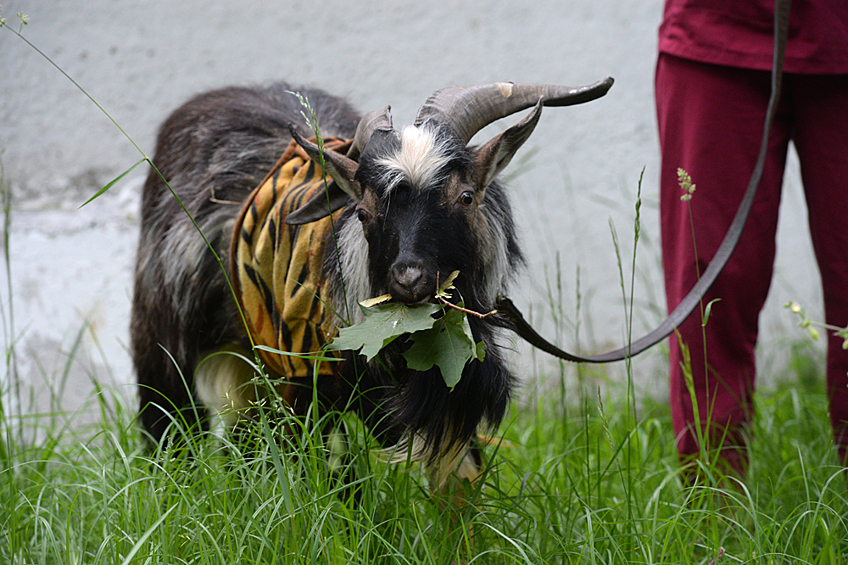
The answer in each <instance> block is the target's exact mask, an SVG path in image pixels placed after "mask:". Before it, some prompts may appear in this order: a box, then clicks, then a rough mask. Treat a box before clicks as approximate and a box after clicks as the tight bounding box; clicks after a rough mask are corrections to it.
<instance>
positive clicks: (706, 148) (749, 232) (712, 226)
mask: <svg viewBox="0 0 848 565" xmlns="http://www.w3.org/2000/svg"><path fill="white" fill-rule="evenodd" d="M768 98H769V73H767V72H759V71H747V70H743V69H735V68H729V67H720V66H716V65H708V64H703V63H698V62H693V61H688V60H685V59H680V58H676V57H671V56H667V55H662V54H661V55H660V57H659V60H658V62H657V75H656V102H657V117H658V125H659V137H660V148H661V151H662V163H661V170H660V217H661V232H662V233H661V235H662V252H663V264H664V270H665V284H666V299H667V305H668V309H669V311H671V310H673V309H674V307H676V306H677V304H678V303H679V302H680V301H681V300H682V299H683V297H684V296H685V295H686V293H688V292H689V290H690V289H692V288H693V287H695V285H696V284H697V282H698V277H699V274H700V273H703V272H704V270H705V269H706V267H707V264H708V263H709V261H710V259H711V258H712V257H713V255H714V254H715V251H716V249H717V248H718V246H719V244H720V243H721V241H722V240H723V239H724V236H725V234H726V233H727V229H728V227H729V225H730V223H731V221H732V220H733V217H734V215H735V214H736V210H737V208H738V206H739V202H740V201H741V199H742V195H743V193H744V192H745V189H746V188H747V185H748V182H749V179H750V177H751V172H752V171H753V168H754V163H755V161H756V158H757V153H758V151H759V147H760V142H761V137H762V131H763V129H762V128H763V123H764V118H765V108H766V105H767V103H768ZM786 129H787V128H786V127H784V126H782V125H778V126H777V127H775V128H773V130H772V139H771V141H770V157H769V159H768V161H767V163H766V167H765V171H764V172H763V178H762V181H761V182H760V185H759V189H758V193H757V197H756V199H755V201H754V206H753V210H752V212H751V215H750V217H749V219H748V222H747V225H746V227H745V230H744V232H743V234H742V238H741V240H740V242H739V246H738V247H737V249H736V251H735V252H734V254H733V256H732V257H731V259H730V261H729V263H728V265H727V266H726V267H725V269H724V271H723V272H722V273H721V275H720V276H719V278H718V280H717V281H716V283H715V284H714V285H713V287H712V289H711V290H710V291H709V292H708V293H707V294H706V296H705V297H704V302H703V304H704V306H706V305H707V304H708V303H709V302H710V301H712V300H715V299H718V300H719V301H718V302H716V303H714V304H713V305H712V313H711V316H710V318H709V321H708V323H707V325H706V327H704V328H703V333H702V324H701V316H700V315H699V314H698V313H697V312H696V313H694V314H693V315H692V316H690V317H689V319H688V320H687V321H686V322H685V323H684V324H682V325H681V327H680V329H679V333H680V339H681V340H682V341H683V342H684V343H685V345H686V346H687V347H688V348H689V352H690V358H691V371H692V379H693V385H694V390H695V393H696V397H697V406H698V411H699V420H700V426H701V429H702V431H703V433H704V434H705V435H706V436H707V437H710V438H711V439H710V447H711V448H714V447H716V446H717V445H718V444H719V442H722V445H723V446H724V447H725V448H726V449H725V450H723V451H722V456H723V458H724V459H725V460H726V461H727V462H728V463H730V465H731V466H733V467H734V468H736V469H737V470H739V471H744V467H745V464H746V457H745V454H744V450H740V449H738V447H739V446H742V445H743V442H742V437H741V433H740V432H741V430H742V427H743V424H744V423H745V422H746V421H748V420H749V419H750V417H751V415H752V411H753V408H752V404H751V394H752V392H753V389H754V376H755V360H754V346H755V345H756V341H757V331H758V317H759V313H760V309H761V308H762V306H763V303H764V302H765V299H766V295H767V294H768V289H769V284H770V281H771V275H772V269H773V263H774V254H775V231H776V227H777V216H778V205H779V202H780V187H781V182H782V177H783V168H784V164H785V158H786V147H787V144H788V141H787V139H788V133H787V131H786ZM678 168H682V169H684V170H685V171H686V172H687V173H689V174H690V175H691V177H692V182H693V183H695V185H696V187H697V188H696V191H695V193H694V194H693V196H692V199H691V200H690V201H689V202H682V201H681V199H680V197H681V196H682V195H683V194H684V193H683V191H682V190H681V189H680V187H679V184H678V177H677V170H678ZM690 214H691V215H690ZM693 234H694V241H693ZM705 357H706V359H705ZM682 361H683V356H682V352H681V349H680V347H679V345H678V339H677V337H675V336H672V338H671V341H670V402H671V413H672V420H673V423H674V428H675V433H676V434H677V448H678V451H679V452H680V455H681V457H682V458H683V459H687V458H689V457H691V456H696V455H697V454H698V453H699V447H698V445H699V444H698V440H697V437H696V424H695V421H696V419H695V417H694V411H693V403H692V401H691V397H690V393H689V390H688V388H687V386H686V379H685V376H684V370H683V369H682V368H681V362H682ZM708 423H709V426H708ZM725 433H727V434H728V437H725V438H724V439H723V440H722V438H723V434H725Z"/></svg>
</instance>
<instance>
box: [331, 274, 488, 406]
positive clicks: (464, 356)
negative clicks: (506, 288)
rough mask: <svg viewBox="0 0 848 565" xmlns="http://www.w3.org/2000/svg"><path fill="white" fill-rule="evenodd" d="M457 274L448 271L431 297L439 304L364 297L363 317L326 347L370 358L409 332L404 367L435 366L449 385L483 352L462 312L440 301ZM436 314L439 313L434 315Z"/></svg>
mask: <svg viewBox="0 0 848 565" xmlns="http://www.w3.org/2000/svg"><path fill="white" fill-rule="evenodd" d="M458 274H459V271H454V272H453V273H451V275H450V276H449V277H448V278H447V279H446V280H445V282H444V283H442V284H441V285H440V286H439V289H438V290H437V291H436V294H435V298H436V299H437V300H439V301H441V302H442V304H439V303H419V304H409V305H407V304H400V303H397V302H389V300H391V296H390V295H388V294H385V295H383V296H378V297H376V298H371V299H369V300H365V301H363V302H362V303H361V304H360V306H361V308H362V312H363V313H364V314H365V319H364V320H363V321H362V322H360V323H358V324H355V325H353V326H350V327H348V328H342V329H341V330H339V335H338V337H336V338H335V339H334V340H333V341H332V342H331V343H330V345H329V347H330V349H335V350H351V351H360V353H361V354H362V355H364V356H365V357H366V359H367V360H368V361H370V360H371V359H373V358H374V356H375V355H377V353H379V352H380V350H382V349H383V348H384V347H386V346H387V345H389V344H390V343H391V342H393V341H394V340H395V339H397V338H398V337H400V336H402V335H405V334H409V339H410V340H411V341H412V345H411V346H410V347H409V349H407V350H406V351H404V352H403V353H402V355H403V357H404V358H405V359H406V364H407V367H409V368H410V369H412V370H415V371H426V370H428V369H430V368H432V367H433V366H436V367H438V368H439V371H440V372H441V374H442V378H443V379H444V381H445V385H447V386H448V388H450V389H453V387H455V386H456V384H457V383H458V382H459V380H460V378H461V377H462V370H463V368H464V367H465V365H467V364H468V363H470V362H471V361H472V360H474V359H478V360H480V361H482V360H483V357H484V356H485V353H486V347H485V345H483V343H482V342H480V343H475V342H474V338H473V336H472V334H471V326H470V325H469V323H468V316H467V314H466V313H465V312H463V311H461V310H457V309H455V308H452V307H448V306H447V305H443V304H444V303H446V302H447V300H448V299H450V294H449V292H448V291H449V290H450V289H453V288H454V287H453V281H454V279H456V277H457V275H458ZM459 306H460V307H462V303H460V304H459ZM440 312H443V315H442V316H439V317H438V318H434V317H433V316H434V315H435V314H437V313H440Z"/></svg>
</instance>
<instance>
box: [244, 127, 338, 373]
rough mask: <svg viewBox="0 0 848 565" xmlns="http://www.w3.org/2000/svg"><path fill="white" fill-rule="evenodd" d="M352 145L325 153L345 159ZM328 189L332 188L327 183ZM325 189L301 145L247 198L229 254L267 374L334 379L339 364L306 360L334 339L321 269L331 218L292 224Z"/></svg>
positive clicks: (333, 146) (329, 141)
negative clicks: (293, 215)
mask: <svg viewBox="0 0 848 565" xmlns="http://www.w3.org/2000/svg"><path fill="white" fill-rule="evenodd" d="M350 143H351V141H350V140H344V139H337V138H326V139H324V148H325V149H326V150H332V151H339V152H341V153H346V152H347V149H348V148H349V147H350ZM326 182H328V183H329V182H332V180H331V179H330V178H329V177H327V179H326ZM324 189H325V180H324V175H323V171H322V170H321V167H320V165H318V164H317V163H314V162H313V161H311V160H310V159H309V157H308V155H306V153H305V152H304V151H303V150H302V149H301V148H300V146H298V145H297V144H296V143H295V142H294V141H292V143H291V144H290V145H289V147H288V149H287V150H286V151H285V153H284V154H283V156H282V157H281V158H280V160H279V161H278V162H277V164H276V165H275V166H274V168H273V169H272V170H271V172H270V173H268V176H267V177H265V180H263V181H262V183H261V184H260V185H259V187H257V188H256V189H255V190H254V191H253V193H252V194H251V195H250V196H249V197H248V199H247V201H246V202H245V204H244V205H243V207H242V210H241V213H240V215H239V218H238V220H237V222H236V225H235V229H234V231H233V242H232V248H231V251H230V257H231V272H232V279H233V286H234V290H235V294H236V297H237V299H238V301H239V303H240V305H241V308H242V311H243V312H244V316H245V319H246V322H247V329H248V331H249V332H250V334H251V336H252V338H253V343H254V344H255V345H264V346H267V347H270V348H273V349H276V350H279V351H282V352H287V353H289V354H290V355H286V354H282V353H274V352H270V351H266V350H264V349H259V355H260V357H261V359H262V361H263V362H264V363H265V364H266V366H267V368H268V369H270V370H272V371H274V372H275V373H277V374H278V375H280V376H282V377H284V378H286V379H289V380H290V379H293V378H298V377H311V376H312V375H313V374H314V370H315V368H316V367H317V371H318V374H321V375H328V374H331V373H332V371H333V367H332V366H331V365H332V363H327V362H323V363H315V362H314V361H313V360H310V359H305V358H304V357H303V355H307V354H313V355H314V354H316V353H317V352H319V351H320V350H321V349H322V347H323V346H324V345H325V343H326V342H327V341H329V339H330V338H331V337H332V333H333V332H335V328H334V324H333V315H334V314H333V312H332V310H331V308H330V305H329V304H330V303H329V293H328V285H327V284H325V282H324V281H323V280H322V275H321V267H322V264H323V259H324V244H325V242H326V241H327V234H328V231H329V230H330V229H331V221H332V220H335V219H336V218H338V215H339V214H340V213H341V211H339V212H336V213H335V214H333V216H331V217H329V216H328V217H326V218H323V219H321V220H318V221H315V222H311V223H308V224H303V225H299V226H289V225H286V223H285V219H286V216H287V215H288V214H289V213H290V212H293V211H294V210H297V209H298V208H299V207H300V206H302V205H303V204H305V203H306V202H307V201H308V200H309V198H310V197H311V196H312V195H314V194H315V193H316V191H323V190H324Z"/></svg>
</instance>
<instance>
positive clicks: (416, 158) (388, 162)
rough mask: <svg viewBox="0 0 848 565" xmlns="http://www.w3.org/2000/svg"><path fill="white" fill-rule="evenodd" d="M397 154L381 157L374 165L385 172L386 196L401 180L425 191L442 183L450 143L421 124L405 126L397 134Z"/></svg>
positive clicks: (448, 156) (426, 125) (448, 157)
mask: <svg viewBox="0 0 848 565" xmlns="http://www.w3.org/2000/svg"><path fill="white" fill-rule="evenodd" d="M400 143H401V147H400V151H398V152H397V153H395V154H394V155H392V156H390V157H383V158H382V159H379V160H378V161H377V163H378V164H379V165H381V166H383V167H385V169H386V173H385V177H384V181H385V187H386V193H387V194H388V193H389V192H391V191H392V189H394V188H395V187H396V186H397V185H398V184H399V183H400V182H401V181H406V182H407V183H409V184H410V185H411V186H414V187H418V188H425V187H428V186H432V185H434V184H435V183H437V182H441V181H443V180H444V178H443V177H444V169H445V165H446V164H447V162H448V161H449V159H450V144H449V143H448V141H447V140H446V139H445V138H444V137H440V136H439V135H438V134H437V132H436V130H434V129H433V128H431V127H429V126H428V124H424V125H422V126H420V127H416V126H406V127H404V128H403V130H402V131H401V134H400Z"/></svg>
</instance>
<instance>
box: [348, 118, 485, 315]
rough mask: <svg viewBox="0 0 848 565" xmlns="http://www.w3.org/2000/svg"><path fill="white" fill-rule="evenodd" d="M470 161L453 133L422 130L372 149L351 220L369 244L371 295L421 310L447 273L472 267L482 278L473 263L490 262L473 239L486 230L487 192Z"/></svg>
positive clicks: (363, 162)
mask: <svg viewBox="0 0 848 565" xmlns="http://www.w3.org/2000/svg"><path fill="white" fill-rule="evenodd" d="M372 139H373V138H372ZM473 157H474V155H473V153H472V152H470V151H468V150H467V149H466V148H465V146H464V144H462V143H461V142H460V140H458V139H456V137H455V136H453V135H451V134H450V132H448V131H445V130H443V129H439V128H432V127H427V126H421V127H415V126H409V127H406V128H404V129H403V131H402V132H401V134H400V135H399V136H398V137H396V138H395V137H392V138H391V141H390V142H388V143H378V144H369V147H368V150H367V151H366V152H365V153H363V155H362V158H361V159H360V167H359V169H358V171H357V175H356V178H357V181H358V182H359V183H360V186H361V187H362V189H363V196H362V199H361V200H360V201H359V202H358V203H357V204H356V206H355V208H354V212H353V213H354V215H355V216H356V220H358V221H359V222H360V223H361V226H362V232H363V235H364V238H365V240H366V241H367V242H368V249H369V254H368V257H369V258H368V272H369V276H370V279H371V286H372V289H371V291H372V292H373V293H386V292H388V293H390V294H391V295H392V297H393V298H394V299H395V300H397V301H399V302H406V303H412V302H420V301H422V300H427V299H428V298H432V296H433V294H434V292H435V290H436V287H437V285H438V284H439V282H440V281H444V279H445V277H447V276H448V274H450V273H451V272H452V271H454V270H459V271H460V272H461V273H462V274H463V275H465V276H466V277H468V276H469V275H471V273H469V272H467V271H469V269H472V266H471V265H470V263H472V262H473V263H475V265H474V267H473V269H472V270H480V268H482V267H483V265H476V263H478V262H480V261H481V260H482V262H483V263H486V262H488V261H486V258H484V257H481V256H480V255H481V252H482V251H483V250H482V249H481V245H480V243H482V242H481V241H480V238H479V237H475V233H476V232H475V228H476V227H477V226H478V225H479V224H480V223H482V222H485V220H481V219H480V212H481V209H480V208H481V205H482V203H483V200H484V197H485V186H480V184H479V183H478V182H475V178H474V177H475V175H474V166H473ZM470 278H474V277H473V276H472V277H470Z"/></svg>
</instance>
